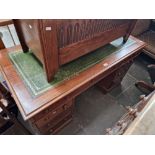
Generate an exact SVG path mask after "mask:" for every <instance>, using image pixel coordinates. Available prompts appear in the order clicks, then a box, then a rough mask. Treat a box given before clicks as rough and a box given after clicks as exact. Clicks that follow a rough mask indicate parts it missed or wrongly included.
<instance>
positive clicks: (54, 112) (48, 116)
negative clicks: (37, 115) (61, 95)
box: [35, 101, 73, 128]
mask: <svg viewBox="0 0 155 155" xmlns="http://www.w3.org/2000/svg"><path fill="white" fill-rule="evenodd" d="M71 109H73V102H72V101H70V102H68V103H67V104H63V105H61V106H59V107H57V108H55V109H54V110H52V111H50V112H49V113H48V114H46V115H44V116H43V117H42V118H41V119H39V120H38V121H36V122H35V124H36V126H37V127H38V128H41V127H43V126H45V125H46V124H48V123H49V122H51V121H52V120H53V119H54V118H55V117H57V116H59V115H61V114H62V113H63V112H65V111H67V110H71Z"/></svg>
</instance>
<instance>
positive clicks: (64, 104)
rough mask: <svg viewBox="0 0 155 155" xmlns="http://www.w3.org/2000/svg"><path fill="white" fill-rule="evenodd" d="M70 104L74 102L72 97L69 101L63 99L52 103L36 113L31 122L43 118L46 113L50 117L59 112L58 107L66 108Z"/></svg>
mask: <svg viewBox="0 0 155 155" xmlns="http://www.w3.org/2000/svg"><path fill="white" fill-rule="evenodd" d="M72 104H74V101H73V99H72V100H70V101H65V100H63V101H62V102H59V103H56V104H53V105H51V106H49V107H48V108H46V109H45V110H43V111H42V112H40V113H39V114H37V115H36V116H34V117H33V120H32V121H33V122H38V120H40V119H43V118H45V117H46V116H47V115H50V117H52V115H53V117H55V116H57V115H58V114H59V112H60V109H64V110H65V109H67V108H68V107H70V106H71V105H72ZM46 119H47V120H48V118H45V120H46Z"/></svg>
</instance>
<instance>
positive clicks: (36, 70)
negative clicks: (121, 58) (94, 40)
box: [9, 38, 135, 97]
mask: <svg viewBox="0 0 155 155" xmlns="http://www.w3.org/2000/svg"><path fill="white" fill-rule="evenodd" d="M134 42H135V41H134V40H132V39H129V40H128V41H127V43H126V44H124V45H123V44H122V38H119V39H117V40H115V41H113V42H111V44H108V45H106V46H104V47H101V48H99V49H97V50H95V51H93V52H91V53H89V54H87V55H85V56H83V57H80V58H79V59H76V60H74V61H72V62H70V63H68V64H65V65H63V66H61V67H60V68H59V71H58V72H57V74H56V75H55V77H54V80H53V81H52V82H51V83H48V82H47V80H46V76H45V73H44V70H43V67H42V65H41V64H40V62H39V61H38V60H37V59H36V58H35V56H34V55H33V54H32V52H31V51H30V52H28V53H23V52H22V51H16V52H11V53H9V56H10V58H11V60H12V62H13V64H14V66H15V67H16V69H17V72H18V73H19V75H20V76H21V77H22V79H23V80H24V83H25V85H26V86H27V87H28V89H29V90H30V92H31V94H32V96H33V97H35V96H37V95H40V94H41V93H43V92H45V91H47V90H48V89H50V88H53V87H55V86H57V85H58V84H61V83H62V82H63V81H64V80H68V79H70V78H72V77H74V76H77V75H78V74H80V72H82V71H84V70H86V69H88V68H89V67H92V66H93V65H95V64H97V63H99V62H101V61H102V60H103V59H105V58H106V57H107V56H108V55H110V54H112V53H114V52H118V51H119V50H120V49H123V48H126V47H127V46H130V45H131V44H133V43H134Z"/></svg>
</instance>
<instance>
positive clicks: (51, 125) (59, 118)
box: [38, 107, 73, 134]
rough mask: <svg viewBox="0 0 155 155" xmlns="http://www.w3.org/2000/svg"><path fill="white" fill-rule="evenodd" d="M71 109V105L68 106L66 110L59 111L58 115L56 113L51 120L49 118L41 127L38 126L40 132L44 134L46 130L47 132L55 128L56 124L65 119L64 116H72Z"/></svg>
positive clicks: (61, 122)
mask: <svg viewBox="0 0 155 155" xmlns="http://www.w3.org/2000/svg"><path fill="white" fill-rule="evenodd" d="M72 111H73V109H72V107H71V108H69V109H68V110H66V111H64V112H63V113H61V114H60V115H58V116H57V117H55V118H54V119H53V120H51V121H50V122H48V123H47V124H45V125H43V126H42V127H40V128H38V129H39V131H40V132H41V133H42V134H46V133H47V132H49V131H50V130H51V129H55V130H56V129H57V126H59V125H58V124H60V125H61V124H63V123H64V122H65V121H67V120H66V119H65V118H66V117H67V116H70V117H72V113H73V112H72Z"/></svg>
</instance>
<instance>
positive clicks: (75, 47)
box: [59, 24, 129, 65]
mask: <svg viewBox="0 0 155 155" xmlns="http://www.w3.org/2000/svg"><path fill="white" fill-rule="evenodd" d="M128 27H129V26H128V24H125V25H122V26H120V27H118V28H116V29H112V30H109V31H106V32H103V33H100V34H98V35H97V36H94V37H93V38H92V39H91V40H90V39H87V40H83V41H81V42H77V43H74V44H71V45H70V46H67V47H65V48H62V49H60V54H59V62H60V64H61V65H62V64H65V63H67V62H69V61H72V60H74V59H76V58H78V57H80V56H82V55H85V54H87V53H89V52H91V51H93V50H95V49H97V48H99V47H101V46H103V45H105V44H107V43H109V42H111V41H113V40H115V39H117V38H119V37H121V36H123V35H125V33H126V31H127V29H128Z"/></svg>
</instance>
